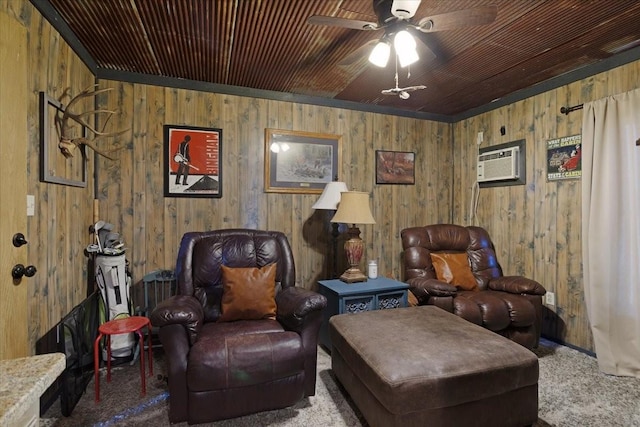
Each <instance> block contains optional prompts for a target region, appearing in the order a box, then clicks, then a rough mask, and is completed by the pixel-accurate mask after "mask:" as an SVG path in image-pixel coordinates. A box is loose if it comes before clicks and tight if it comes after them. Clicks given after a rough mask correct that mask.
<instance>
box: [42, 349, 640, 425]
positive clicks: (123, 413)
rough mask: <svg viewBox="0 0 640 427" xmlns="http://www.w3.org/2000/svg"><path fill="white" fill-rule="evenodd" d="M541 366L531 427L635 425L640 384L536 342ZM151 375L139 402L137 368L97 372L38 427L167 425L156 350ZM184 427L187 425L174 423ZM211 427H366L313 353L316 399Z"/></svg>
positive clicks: (325, 361)
mask: <svg viewBox="0 0 640 427" xmlns="http://www.w3.org/2000/svg"><path fill="white" fill-rule="evenodd" d="M535 353H536V354H537V355H538V357H539V361H540V379H539V392H538V394H539V419H538V422H537V423H536V424H535V426H536V427H561V426H571V427H574V426H575V427H590V426H593V427H596V426H597V427H614V426H620V427H631V426H640V379H638V378H629V377H615V376H610V375H604V374H602V373H600V372H599V371H598V366H597V361H596V359H595V358H593V357H591V356H589V355H586V354H584V353H581V352H579V351H576V350H573V349H571V348H568V347H565V346H561V345H558V344H556V343H553V342H551V341H547V340H544V339H543V340H542V342H541V345H540V346H539V347H538V349H536V350H535ZM154 360H155V364H154V376H153V377H152V378H148V380H147V395H146V396H144V397H143V396H140V367H139V365H138V364H137V363H136V364H135V365H134V366H130V365H129V364H127V365H121V366H118V367H115V368H112V380H111V382H110V383H107V382H106V378H105V377H106V371H105V370H104V369H102V370H101V382H100V384H101V388H100V391H101V392H100V394H101V399H102V400H101V402H100V403H98V404H95V403H94V396H95V395H94V383H93V381H91V382H90V383H89V385H88V386H87V390H86V392H85V394H84V395H83V397H82V398H81V399H80V401H79V402H78V404H77V406H76V408H75V409H74V411H73V413H72V414H71V416H69V417H64V416H62V415H61V414H60V403H59V401H56V402H54V404H53V405H52V406H51V408H49V410H48V411H47V412H46V413H45V414H42V417H41V425H42V426H47V427H49V426H55V427H71V426H105V427H106V426H169V425H171V424H169V421H168V418H167V413H168V392H167V383H166V382H165V381H164V379H162V378H160V379H159V378H158V377H157V375H158V374H160V375H161V376H162V375H163V373H164V366H163V354H162V351H161V349H156V350H155V353H154ZM172 425H173V426H175V427H186V426H187V423H179V424H172ZM200 425H201V426H210V427H245V426H246V427H249V426H251V427H253V426H282V427H298V426H305V427H312V426H322V427H325V426H332V427H333V426H335V427H342V426H353V427H359V426H363V427H366V426H367V423H366V421H365V420H364V418H363V417H362V415H361V414H360V413H359V411H358V409H357V408H356V407H355V405H354V404H353V402H352V401H351V400H350V399H349V396H348V395H347V394H346V393H345V391H344V389H343V388H342V387H341V386H340V385H339V383H337V382H336V379H335V377H334V375H333V374H332V372H331V358H330V356H329V355H328V354H327V353H326V352H325V350H324V349H322V348H321V347H319V348H318V381H317V386H316V395H315V396H312V397H310V398H307V399H304V400H302V401H300V402H299V403H298V404H296V405H295V406H292V407H290V408H286V409H281V410H276V411H269V412H264V413H261V414H254V415H249V416H245V417H241V418H236V419H233V420H225V421H219V422H215V423H209V424H200Z"/></svg>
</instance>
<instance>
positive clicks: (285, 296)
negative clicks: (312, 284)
mask: <svg viewBox="0 0 640 427" xmlns="http://www.w3.org/2000/svg"><path fill="white" fill-rule="evenodd" d="M276 306H277V319H278V321H279V322H280V323H282V324H283V325H285V326H286V327H287V328H288V329H292V330H299V329H300V328H301V327H302V326H303V324H304V320H305V317H306V316H307V315H309V314H310V313H312V312H315V311H322V310H323V309H324V308H325V307H326V306H327V299H326V298H325V297H324V295H321V294H319V293H317V292H314V291H310V290H308V289H303V288H298V287H294V286H292V287H289V288H286V289H283V290H282V291H280V292H278V294H277V295H276Z"/></svg>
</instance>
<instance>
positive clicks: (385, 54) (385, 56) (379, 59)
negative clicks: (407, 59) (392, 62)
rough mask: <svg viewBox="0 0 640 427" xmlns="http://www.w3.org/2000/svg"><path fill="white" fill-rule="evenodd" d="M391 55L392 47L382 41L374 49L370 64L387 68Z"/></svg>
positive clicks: (370, 56)
mask: <svg viewBox="0 0 640 427" xmlns="http://www.w3.org/2000/svg"><path fill="white" fill-rule="evenodd" d="M390 55H391V46H389V43H387V42H386V41H380V42H378V44H377V45H376V46H375V47H374V48H373V50H372V51H371V54H370V55H369V62H371V63H372V64H373V65H375V66H377V67H380V68H384V67H386V66H387V62H389V56H390Z"/></svg>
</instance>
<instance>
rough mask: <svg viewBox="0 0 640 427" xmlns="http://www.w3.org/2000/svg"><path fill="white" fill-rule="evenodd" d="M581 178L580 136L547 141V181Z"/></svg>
mask: <svg viewBox="0 0 640 427" xmlns="http://www.w3.org/2000/svg"><path fill="white" fill-rule="evenodd" d="M581 177H582V135H572V136H565V137H562V138H555V139H550V140H548V141H547V181H561V180H565V179H578V178H581Z"/></svg>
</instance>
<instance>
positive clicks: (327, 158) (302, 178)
mask: <svg viewBox="0 0 640 427" xmlns="http://www.w3.org/2000/svg"><path fill="white" fill-rule="evenodd" d="M341 142H342V137H341V136H340V135H328V134H321V133H311V132H298V131H292V130H281V129H265V137H264V162H265V165H264V191H265V192H267V193H306V194H320V193H322V190H323V189H324V187H325V185H326V184H327V183H328V182H331V181H334V180H336V179H337V177H338V166H339V165H340V158H341V152H340V144H341Z"/></svg>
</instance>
